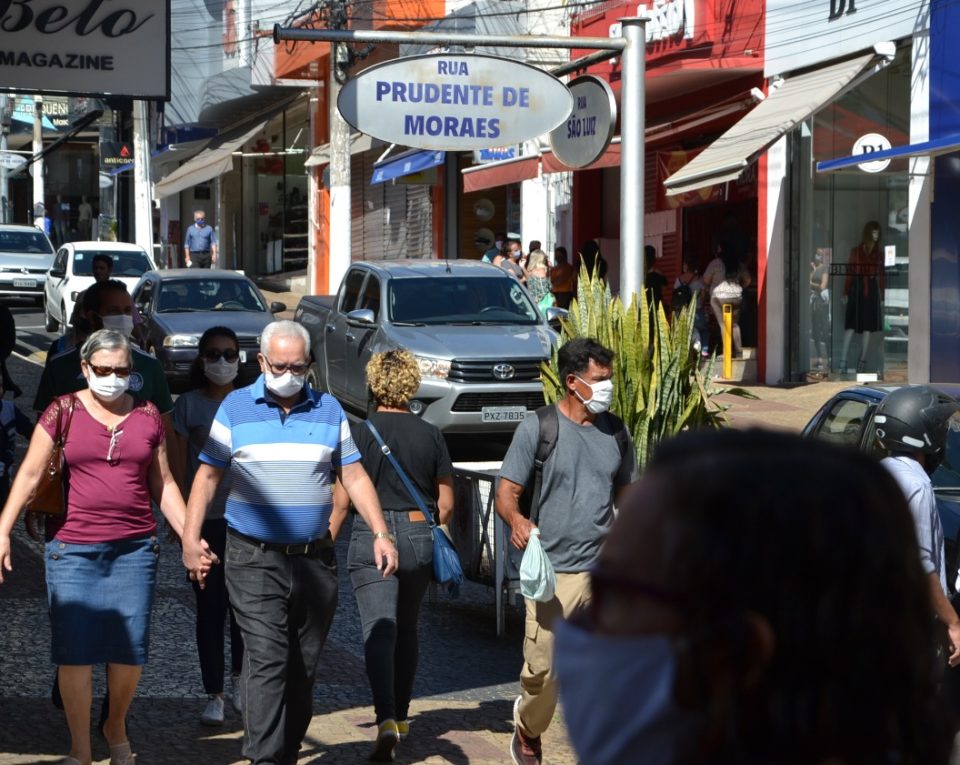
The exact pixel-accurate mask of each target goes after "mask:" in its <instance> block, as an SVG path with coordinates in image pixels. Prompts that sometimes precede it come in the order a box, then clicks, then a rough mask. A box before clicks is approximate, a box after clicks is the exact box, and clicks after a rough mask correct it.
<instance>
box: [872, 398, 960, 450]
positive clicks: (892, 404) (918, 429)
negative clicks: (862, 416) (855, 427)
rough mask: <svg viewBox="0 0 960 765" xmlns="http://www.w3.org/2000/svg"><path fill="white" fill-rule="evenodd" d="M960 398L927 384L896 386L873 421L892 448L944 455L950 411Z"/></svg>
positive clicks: (879, 436)
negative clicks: (952, 396)
mask: <svg viewBox="0 0 960 765" xmlns="http://www.w3.org/2000/svg"><path fill="white" fill-rule="evenodd" d="M958 411H960V402H958V401H957V400H956V399H955V398H951V397H950V396H948V395H946V394H945V393H941V392H940V391H938V390H936V389H935V388H931V387H929V386H927V385H912V386H908V387H904V388H897V389H896V390H895V391H892V392H891V393H890V394H888V395H887V397H886V398H885V399H884V400H883V401H881V402H880V406H879V407H877V414H876V416H875V417H874V418H873V422H874V424H875V425H876V427H877V439H878V440H879V441H880V443H881V444H883V446H884V447H886V448H887V449H889V450H890V451H891V452H904V451H908V452H917V451H919V452H923V453H924V454H931V455H935V456H941V455H942V452H943V450H944V449H945V448H946V446H947V431H948V430H949V421H950V417H951V415H953V414H954V413H955V412H958Z"/></svg>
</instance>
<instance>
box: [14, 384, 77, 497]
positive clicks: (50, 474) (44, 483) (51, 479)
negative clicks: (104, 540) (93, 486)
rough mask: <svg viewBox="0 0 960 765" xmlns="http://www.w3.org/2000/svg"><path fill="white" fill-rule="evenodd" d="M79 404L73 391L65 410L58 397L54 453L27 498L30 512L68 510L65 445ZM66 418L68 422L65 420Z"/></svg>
mask: <svg viewBox="0 0 960 765" xmlns="http://www.w3.org/2000/svg"><path fill="white" fill-rule="evenodd" d="M76 405H77V397H76V396H74V395H73V394H72V393H71V394H70V397H69V398H68V399H67V405H66V411H64V404H63V399H62V398H61V399H58V410H57V432H56V436H55V437H54V439H53V453H52V454H51V455H50V461H49V462H48V463H47V467H46V469H44V471H43V473H41V474H40V479H39V480H38V481H37V485H36V487H35V488H34V490H33V494H32V495H31V496H30V499H28V500H27V506H26V510H27V512H28V513H43V514H45V515H63V514H64V513H65V512H67V503H66V497H65V495H64V491H63V446H64V444H65V443H66V442H67V435H68V434H69V432H70V423H71V421H72V420H73V410H74V409H75V408H76ZM64 419H66V422H64Z"/></svg>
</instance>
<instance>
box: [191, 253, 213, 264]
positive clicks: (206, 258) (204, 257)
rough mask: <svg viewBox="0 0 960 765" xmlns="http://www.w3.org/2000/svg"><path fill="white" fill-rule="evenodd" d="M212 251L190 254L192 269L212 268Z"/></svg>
mask: <svg viewBox="0 0 960 765" xmlns="http://www.w3.org/2000/svg"><path fill="white" fill-rule="evenodd" d="M211 262H212V259H211V257H210V250H205V251H204V252H191V253H190V268H210V263H211Z"/></svg>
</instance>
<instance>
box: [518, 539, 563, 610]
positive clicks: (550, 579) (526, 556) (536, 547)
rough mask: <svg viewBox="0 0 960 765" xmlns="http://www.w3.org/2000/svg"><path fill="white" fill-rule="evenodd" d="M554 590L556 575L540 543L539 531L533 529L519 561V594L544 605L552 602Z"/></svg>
mask: <svg viewBox="0 0 960 765" xmlns="http://www.w3.org/2000/svg"><path fill="white" fill-rule="evenodd" d="M556 589H557V575H556V574H555V573H554V571H553V564H552V563H551V562H550V559H549V558H548V557H547V554H546V552H544V550H543V545H542V544H541V543H540V529H534V530H533V531H531V532H530V539H529V541H528V542H527V549H526V550H524V551H523V559H522V560H521V561H520V592H521V593H522V594H523V597H525V598H529V599H530V600H536V601H539V602H541V603H546V602H547V601H549V600H553V596H554V593H555V592H556Z"/></svg>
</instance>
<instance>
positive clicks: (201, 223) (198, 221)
mask: <svg viewBox="0 0 960 765" xmlns="http://www.w3.org/2000/svg"><path fill="white" fill-rule="evenodd" d="M193 222H194V223H196V224H197V225H198V226H202V225H203V224H204V223H205V222H206V219H204V218H194V221H193Z"/></svg>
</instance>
